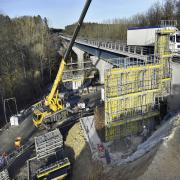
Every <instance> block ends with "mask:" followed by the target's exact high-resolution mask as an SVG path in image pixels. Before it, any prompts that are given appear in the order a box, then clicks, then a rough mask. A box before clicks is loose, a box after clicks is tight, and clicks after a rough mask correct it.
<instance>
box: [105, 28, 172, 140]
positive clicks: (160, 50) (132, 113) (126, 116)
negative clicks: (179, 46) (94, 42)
mask: <svg viewBox="0 0 180 180" xmlns="http://www.w3.org/2000/svg"><path fill="white" fill-rule="evenodd" d="M171 33H174V30H173V29H169V28H167V29H166V28H163V29H160V30H158V31H157V35H156V44H155V54H154V55H153V56H151V57H148V58H147V59H146V60H143V61H134V62H132V61H131V59H130V58H127V59H126V60H125V61H124V62H128V63H126V64H124V67H122V66H120V67H117V68H113V69H109V70H107V71H106V72H105V84H104V86H105V127H106V128H105V139H106V141H110V140H113V139H116V138H120V137H125V136H128V135H132V134H137V133H138V132H141V131H142V127H143V125H147V126H148V127H149V128H151V127H152V126H153V122H154V119H155V118H156V117H157V116H158V115H159V112H160V111H159V108H160V103H159V101H160V100H161V99H162V98H163V97H165V96H167V95H169V94H170V89H171V67H170V59H171V57H172V54H171V52H170V51H169V36H170V34H171Z"/></svg>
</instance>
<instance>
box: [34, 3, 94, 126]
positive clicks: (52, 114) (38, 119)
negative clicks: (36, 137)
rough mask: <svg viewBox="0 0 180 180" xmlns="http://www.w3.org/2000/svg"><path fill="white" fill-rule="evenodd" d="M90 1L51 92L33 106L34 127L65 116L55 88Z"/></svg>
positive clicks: (86, 6) (86, 7)
mask: <svg viewBox="0 0 180 180" xmlns="http://www.w3.org/2000/svg"><path fill="white" fill-rule="evenodd" d="M91 1H92V0H87V1H86V3H85V6H84V9H83V11H82V13H81V16H80V18H79V21H78V23H77V27H76V29H75V31H74V34H73V36H72V39H71V41H70V44H69V47H68V49H67V51H66V53H65V55H64V58H63V59H62V60H61V63H60V67H59V70H58V73H57V75H56V79H55V81H54V84H53V86H52V89H51V92H50V93H49V95H48V96H47V97H46V98H45V100H44V101H41V102H39V103H37V104H36V105H35V109H34V111H33V123H34V125H35V126H36V127H38V126H40V125H41V124H42V123H44V124H46V123H49V122H54V121H55V120H57V116H58V119H59V117H60V116H61V113H63V114H66V110H65V109H64V104H63V100H62V99H60V97H59V95H58V90H57V88H58V85H59V83H60V82H61V80H62V75H63V71H64V66H65V63H66V61H67V59H68V57H69V55H70V52H71V49H72V46H73V44H74V42H75V40H76V37H77V35H78V33H79V30H80V28H81V26H82V23H83V20H84V17H85V15H86V13H87V10H88V8H89V6H90V4H91ZM57 112H58V113H57ZM63 116H64V115H63ZM47 117H48V118H47Z"/></svg>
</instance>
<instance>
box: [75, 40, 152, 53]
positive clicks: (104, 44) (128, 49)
mask: <svg viewBox="0 0 180 180" xmlns="http://www.w3.org/2000/svg"><path fill="white" fill-rule="evenodd" d="M76 42H77V43H81V44H86V45H91V46H94V47H96V48H97V47H98V48H103V49H108V50H113V51H118V52H125V53H130V54H138V55H151V54H154V50H153V48H150V47H140V46H127V44H125V43H123V42H112V41H99V40H89V39H77V40H76Z"/></svg>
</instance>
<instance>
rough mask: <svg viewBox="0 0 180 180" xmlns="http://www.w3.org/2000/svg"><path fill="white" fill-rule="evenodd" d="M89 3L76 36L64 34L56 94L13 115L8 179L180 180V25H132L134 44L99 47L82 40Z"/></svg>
mask: <svg viewBox="0 0 180 180" xmlns="http://www.w3.org/2000/svg"><path fill="white" fill-rule="evenodd" d="M90 4H91V0H87V1H86V2H85V5H84V8H83V10H82V13H81V15H80V17H79V20H78V22H77V24H76V28H75V30H74V33H73V35H72V36H67V35H66V34H63V33H59V34H58V38H59V39H60V41H61V46H60V47H58V49H59V51H58V53H59V54H60V55H61V56H62V59H60V61H59V68H58V72H57V73H56V77H55V80H54V83H53V84H52V85H51V86H50V88H49V90H48V93H47V94H44V96H43V98H40V99H38V100H37V102H36V103H34V104H31V105H30V106H28V107H27V108H25V109H23V110H22V111H20V112H19V113H17V114H14V115H13V116H11V117H9V119H8V117H6V116H5V117H6V121H7V123H6V124H5V126H3V127H2V128H1V129H0V144H1V146H0V180H9V179H12V180H13V179H14V180H16V179H17V180H25V179H27V180H30V179H33V180H36V179H39V180H50V179H54V180H60V179H67V180H68V179H69V180H71V179H72V180H86V179H87V180H104V179H107V180H110V179H111V180H116V179H117V180H132V179H133V180H134V179H137V180H145V179H146V180H179V179H180V172H179V168H180V158H179V154H180V143H179V142H180V91H179V90H180V89H179V87H180V31H179V30H178V28H177V21H175V20H162V21H160V22H159V24H157V26H145V27H128V28H127V30H126V31H127V38H126V39H127V42H126V43H121V42H119V41H109V40H101V41H100V40H97V39H93V40H92V39H88V38H82V37H80V36H78V33H79V31H80V30H81V28H82V25H83V20H84V18H85V15H86V13H87V11H88V9H89V6H90ZM10 100H12V101H13V102H15V104H16V99H15V98H9V99H7V100H5V101H4V110H6V103H8V101H10ZM16 111H17V106H16ZM5 113H6V112H5ZM5 115H6V114H5Z"/></svg>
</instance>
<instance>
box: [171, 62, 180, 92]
mask: <svg viewBox="0 0 180 180" xmlns="http://www.w3.org/2000/svg"><path fill="white" fill-rule="evenodd" d="M171 67H172V86H173V88H174V91H176V88H178V87H180V62H178V61H177V62H172V61H171ZM178 90H179V89H178Z"/></svg>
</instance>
